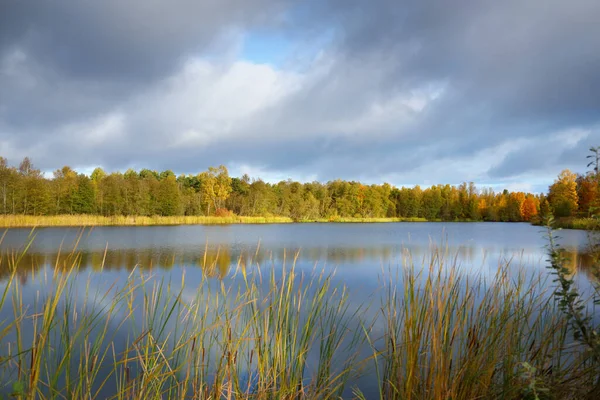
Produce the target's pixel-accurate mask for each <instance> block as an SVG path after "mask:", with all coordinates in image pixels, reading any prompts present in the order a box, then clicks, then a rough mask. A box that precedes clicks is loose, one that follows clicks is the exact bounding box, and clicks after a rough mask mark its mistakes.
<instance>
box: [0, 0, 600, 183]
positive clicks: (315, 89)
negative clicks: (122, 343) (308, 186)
mask: <svg viewBox="0 0 600 400" xmlns="http://www.w3.org/2000/svg"><path fill="white" fill-rule="evenodd" d="M599 20H600V1H598V0H569V1H566V0H503V1H498V0H454V1H448V0H418V1H416V0H304V1H291V0H289V1H288V0H169V1H167V0H0V155H2V156H4V157H6V158H8V159H9V161H10V162H11V163H13V164H14V163H18V162H19V160H20V159H22V158H23V157H24V156H30V157H31V158H32V159H33V161H34V164H36V165H37V166H38V167H40V168H42V169H43V170H46V171H51V170H53V169H56V168H58V167H61V166H62V165H65V164H66V165H70V166H72V167H74V168H76V169H78V170H80V171H89V170H91V169H92V168H94V167H96V166H102V167H103V168H105V169H107V170H109V171H114V170H124V169H126V168H129V167H133V168H152V169H157V170H163V169H172V170H174V171H175V172H177V173H196V172H199V171H202V170H205V169H206V168H207V167H208V166H209V165H218V164H225V165H227V166H228V167H229V169H230V172H231V173H232V174H233V175H239V174H242V173H249V174H250V175H252V176H260V177H262V178H264V179H267V180H271V181H274V180H279V179H284V178H288V177H291V178H293V179H298V180H303V181H306V180H313V179H317V180H321V181H327V180H330V179H335V178H342V179H354V180H362V181H365V182H373V183H375V182H377V183H379V182H383V181H387V182H390V183H392V184H396V185H414V184H420V185H428V184H433V183H459V182H461V181H463V180H469V181H475V182H476V183H477V184H478V185H482V186H494V187H498V188H501V187H508V188H511V189H515V188H516V189H519V188H520V189H525V190H535V191H539V190H545V189H546V188H547V185H548V184H549V183H551V181H552V180H553V179H554V177H555V176H556V175H557V174H558V172H559V171H560V170H561V169H563V168H571V169H573V170H576V171H578V172H582V171H584V170H585V164H586V160H585V156H586V153H587V149H588V148H589V147H590V146H592V145H600V24H599V23H598V21H599Z"/></svg>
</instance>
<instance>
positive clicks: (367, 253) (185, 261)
mask: <svg viewBox="0 0 600 400" xmlns="http://www.w3.org/2000/svg"><path fill="white" fill-rule="evenodd" d="M434 247H435V246H434ZM438 250H439V247H438ZM441 250H443V252H445V253H446V254H447V255H448V256H449V257H450V258H452V259H456V260H457V262H458V263H460V264H463V263H474V264H475V263H478V262H480V261H482V260H483V257H484V251H483V250H482V249H481V248H480V247H477V246H464V245H463V246H458V247H454V246H451V247H448V246H445V247H443V248H442V249H441ZM431 251H432V246H427V245H424V246H418V245H411V246H407V247H403V246H401V245H396V246H392V245H389V246H378V247H349V246H337V247H332V246H322V247H318V246H315V247H308V248H288V249H283V248H278V249H274V250H273V249H267V248H261V247H260V246H255V247H248V248H240V247H236V246H228V245H220V246H212V247H205V248H193V247H188V248H132V249H113V250H110V249H109V250H106V251H105V250H100V249H98V250H91V251H86V250H82V251H79V252H76V253H64V254H60V255H59V254H57V253H35V252H32V253H26V254H24V255H23V256H22V259H21V260H20V262H19V264H18V268H17V276H18V277H19V279H21V280H22V281H23V282H26V281H27V279H29V278H30V277H31V274H33V273H35V272H36V271H38V270H40V269H41V268H43V267H44V266H48V267H51V268H55V269H57V270H62V271H67V270H69V269H71V267H72V266H73V265H77V266H78V267H79V269H91V270H93V271H96V272H99V271H101V270H106V271H118V270H127V271H131V270H132V269H134V268H141V269H146V270H152V269H154V268H157V269H161V270H169V269H171V268H173V267H175V266H187V267H197V268H199V269H201V270H202V272H203V274H204V275H205V276H207V277H210V278H219V279H223V278H224V277H226V276H227V275H228V273H229V271H230V270H231V269H235V268H236V267H238V266H239V267H242V268H246V267H247V266H251V265H257V264H258V265H261V266H270V265H275V266H279V265H283V261H284V260H285V262H286V264H287V265H290V264H291V263H292V262H294V260H296V261H298V262H301V263H303V264H315V263H319V264H320V265H327V266H331V267H342V268H343V267H345V266H351V265H356V264H360V263H370V264H379V265H381V266H384V267H385V266H389V265H402V264H404V263H405V262H406V261H407V258H406V256H407V254H410V256H411V258H412V261H413V262H414V263H416V264H418V263H420V262H421V261H423V260H424V259H425V258H427V257H428V256H430V255H431ZM568 256H569V260H571V261H570V262H569V268H571V269H572V270H573V271H576V270H577V269H578V267H577V265H579V264H582V265H581V268H582V269H583V270H586V269H589V268H591V266H592V264H593V263H592V258H591V257H590V256H587V255H586V254H581V253H575V252H574V250H571V252H570V253H569V254H568ZM10 257H14V255H13V256H11V254H10V253H4V254H2V262H1V263H0V279H6V278H7V277H8V276H9V275H10V271H11V268H10V267H9V265H11V264H10V263H9V262H7V260H8V259H9V258H10ZM450 258H449V259H450ZM378 271H379V270H378V269H377V268H375V269H374V270H373V273H374V274H376V273H378Z"/></svg>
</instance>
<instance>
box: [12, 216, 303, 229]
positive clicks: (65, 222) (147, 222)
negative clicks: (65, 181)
mask: <svg viewBox="0 0 600 400" xmlns="http://www.w3.org/2000/svg"><path fill="white" fill-rule="evenodd" d="M290 222H292V219H291V218H287V217H277V216H265V217H247V216H237V215H233V216H227V217H216V216H173V217H163V216H151V217H147V216H123V215H115V216H110V217H105V216H102V215H50V216H34V215H0V227H2V228H32V227H52V226H153V225H225V224H283V223H290Z"/></svg>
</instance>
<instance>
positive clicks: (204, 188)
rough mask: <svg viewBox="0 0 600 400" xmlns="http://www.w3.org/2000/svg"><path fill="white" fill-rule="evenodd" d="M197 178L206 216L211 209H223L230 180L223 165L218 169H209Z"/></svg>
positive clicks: (229, 188)
mask: <svg viewBox="0 0 600 400" xmlns="http://www.w3.org/2000/svg"><path fill="white" fill-rule="evenodd" d="M198 178H199V180H200V191H201V192H202V196H203V199H204V203H205V205H206V214H207V215H210V210H211V207H212V209H213V210H215V211H216V210H217V209H218V208H223V207H224V206H225V201H226V200H227V198H228V197H229V194H230V193H231V178H230V177H229V172H228V171H227V168H226V167H225V166H224V165H221V166H219V167H218V168H214V167H209V168H208V171H206V172H203V173H202V174H200V176H199V177H198Z"/></svg>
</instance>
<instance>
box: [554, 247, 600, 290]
mask: <svg viewBox="0 0 600 400" xmlns="http://www.w3.org/2000/svg"><path fill="white" fill-rule="evenodd" d="M560 251H561V254H562V256H563V257H564V258H565V262H564V263H563V266H564V267H565V268H567V269H568V270H569V273H570V276H573V275H575V274H576V273H583V274H585V276H586V277H587V278H588V279H589V280H592V281H596V282H598V278H597V276H598V272H600V269H599V267H600V266H599V265H598V258H597V257H596V256H595V255H594V254H592V253H591V252H589V251H582V250H581V249H579V248H577V247H568V248H563V249H561V250H560Z"/></svg>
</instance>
